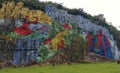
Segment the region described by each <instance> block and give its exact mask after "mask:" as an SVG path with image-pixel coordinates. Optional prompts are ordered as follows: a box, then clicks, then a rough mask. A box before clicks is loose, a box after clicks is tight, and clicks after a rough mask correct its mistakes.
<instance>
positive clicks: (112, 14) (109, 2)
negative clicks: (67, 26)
mask: <svg viewBox="0 0 120 73" xmlns="http://www.w3.org/2000/svg"><path fill="white" fill-rule="evenodd" d="M40 1H52V2H57V3H62V5H63V6H65V7H67V8H77V9H78V8H83V9H84V11H85V12H87V13H88V14H91V15H93V16H94V15H98V14H104V17H105V18H106V21H107V22H111V23H112V25H113V26H115V27H116V28H117V29H118V30H120V0H40Z"/></svg>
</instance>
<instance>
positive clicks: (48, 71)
mask: <svg viewBox="0 0 120 73" xmlns="http://www.w3.org/2000/svg"><path fill="white" fill-rule="evenodd" d="M0 73H120V65H118V64H117V63H90V64H72V65H57V66H51V65H49V66H30V67H19V68H4V69H0Z"/></svg>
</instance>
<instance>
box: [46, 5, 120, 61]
mask: <svg viewBox="0 0 120 73" xmlns="http://www.w3.org/2000/svg"><path fill="white" fill-rule="evenodd" d="M45 12H46V14H48V16H50V17H51V18H52V19H53V20H55V21H56V22H58V23H60V24H63V23H70V24H74V25H75V26H77V27H79V28H81V29H82V30H83V33H84V32H88V31H91V32H94V34H96V33H98V31H99V30H102V32H103V34H105V35H106V36H107V38H108V39H109V41H110V44H111V50H112V53H113V56H114V59H115V60H117V59H119V56H120V55H119V52H118V48H117V46H116V43H115V41H114V39H113V36H112V35H111V34H110V33H109V31H108V30H107V29H106V28H105V27H102V26H99V25H96V24H94V23H92V22H91V21H90V20H88V19H85V18H83V17H82V16H80V15H71V14H68V13H67V11H65V10H60V9H57V8H56V7H54V6H52V5H47V6H46V7H45Z"/></svg>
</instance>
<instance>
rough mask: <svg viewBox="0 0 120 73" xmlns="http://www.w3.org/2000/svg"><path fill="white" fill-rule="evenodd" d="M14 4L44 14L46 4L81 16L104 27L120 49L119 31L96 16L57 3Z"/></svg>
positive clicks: (28, 0) (30, 1)
mask: <svg viewBox="0 0 120 73" xmlns="http://www.w3.org/2000/svg"><path fill="white" fill-rule="evenodd" d="M3 1H10V0H1V2H0V3H2V2H3ZM14 1H16V2H18V1H23V2H24V5H25V6H26V7H28V8H30V9H39V10H42V11H44V12H45V6H46V5H47V4H51V5H53V6H56V7H57V8H58V9H62V10H66V11H67V12H68V13H69V14H72V15H81V16H83V17H84V18H86V19H89V20H90V21H91V22H93V23H95V24H96V22H97V25H100V26H103V27H106V28H107V29H108V30H109V32H110V34H112V36H113V38H114V39H115V41H116V43H117V46H118V49H120V31H118V30H117V29H116V28H115V27H114V26H112V25H108V23H106V21H105V20H101V19H99V18H97V17H96V16H91V15H90V14H88V13H87V12H85V11H83V10H79V9H69V8H66V7H63V6H62V5H61V4H58V3H52V2H39V0H14Z"/></svg>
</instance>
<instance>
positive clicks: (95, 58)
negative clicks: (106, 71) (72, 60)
mask: <svg viewBox="0 0 120 73" xmlns="http://www.w3.org/2000/svg"><path fill="white" fill-rule="evenodd" d="M84 61H85V62H112V61H113V60H112V59H110V58H107V57H104V56H101V55H98V54H95V53H91V52H88V53H87V54H86V56H84Z"/></svg>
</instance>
